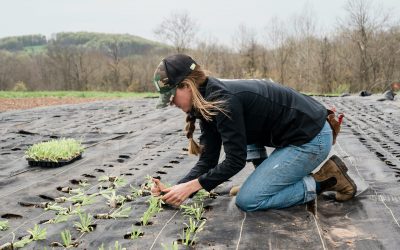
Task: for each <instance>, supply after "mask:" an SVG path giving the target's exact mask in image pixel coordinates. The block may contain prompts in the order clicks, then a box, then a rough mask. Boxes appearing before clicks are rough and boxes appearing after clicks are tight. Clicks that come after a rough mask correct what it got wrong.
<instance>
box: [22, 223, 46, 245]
mask: <svg viewBox="0 0 400 250" xmlns="http://www.w3.org/2000/svg"><path fill="white" fill-rule="evenodd" d="M27 231H28V233H30V234H31V236H32V240H34V241H36V240H45V239H46V235H47V232H46V228H43V229H42V228H40V226H38V225H35V226H34V227H33V229H28V230H27Z"/></svg>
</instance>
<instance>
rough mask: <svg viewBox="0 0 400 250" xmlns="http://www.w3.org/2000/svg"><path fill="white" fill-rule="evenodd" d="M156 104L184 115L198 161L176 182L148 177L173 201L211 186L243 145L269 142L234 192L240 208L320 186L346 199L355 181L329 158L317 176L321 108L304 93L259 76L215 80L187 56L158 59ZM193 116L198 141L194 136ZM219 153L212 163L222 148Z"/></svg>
mask: <svg viewBox="0 0 400 250" xmlns="http://www.w3.org/2000/svg"><path fill="white" fill-rule="evenodd" d="M154 83H155V85H156V87H157V89H158V90H159V92H160V94H161V102H160V104H159V106H166V105H167V104H170V105H175V106H176V107H178V108H180V109H181V110H182V111H184V112H185V113H186V114H187V117H186V122H187V125H186V131H187V137H188V138H189V139H190V145H189V153H192V154H196V155H197V154H199V155H200V157H199V160H198V162H197V163H196V165H195V166H194V167H193V168H192V169H191V170H190V172H189V173H188V174H187V175H186V176H185V177H184V178H183V179H181V180H180V181H179V182H178V184H176V185H174V186H172V187H170V188H165V186H164V185H163V184H162V183H161V182H160V181H159V180H154V182H155V184H156V185H155V187H154V188H153V190H152V191H153V193H154V194H155V195H158V194H160V192H164V195H163V197H162V199H163V200H164V201H165V202H167V203H168V204H171V205H175V206H179V205H180V204H181V203H182V202H184V201H185V200H186V199H187V198H188V197H189V196H190V195H191V194H193V193H194V192H196V191H198V190H199V189H201V188H204V189H205V190H207V191H210V190H212V189H213V188H215V187H216V186H218V185H219V184H221V183H223V182H224V181H226V180H228V179H229V178H231V177H232V176H234V175H235V174H236V173H238V172H239V171H240V170H241V169H242V168H243V167H244V166H245V164H246V145H248V144H258V145H264V146H268V147H274V148H275V150H274V151H273V152H272V154H271V155H270V156H269V157H268V158H267V159H265V160H264V161H263V162H262V163H261V164H260V165H258V167H257V168H256V169H255V170H254V172H253V173H252V174H251V175H250V176H249V177H248V178H247V179H246V181H245V182H244V184H243V185H242V187H241V188H240V191H239V193H238V194H237V197H236V204H237V206H238V207H240V208H241V209H242V210H244V211H256V210H266V209H270V208H275V209H279V208H285V207H290V206H294V205H297V204H302V203H306V202H309V201H311V200H314V199H315V198H316V195H317V194H319V193H321V192H324V191H336V199H337V200H341V201H345V200H348V199H351V198H352V197H353V196H354V194H355V192H356V185H355V184H354V182H353V180H352V179H351V178H350V177H349V176H348V175H347V173H346V172H347V168H346V166H345V165H344V163H343V162H342V161H341V160H340V159H339V158H338V157H337V156H333V157H331V159H329V160H328V161H327V162H326V163H325V164H324V165H323V167H322V168H321V169H320V171H318V172H317V173H316V174H314V175H312V174H311V172H312V171H313V170H314V169H315V168H317V167H318V166H319V165H320V164H321V163H322V162H323V161H325V160H326V158H327V157H328V154H329V152H330V150H331V147H332V140H333V138H332V130H331V127H330V125H329V124H328V122H327V115H328V114H327V110H326V108H325V107H324V106H323V105H321V104H320V103H319V102H317V101H316V100H314V99H313V98H311V97H308V96H306V95H302V94H300V93H298V92H297V91H295V90H293V89H291V88H287V87H284V86H282V85H280V84H276V83H274V82H270V81H265V80H219V79H216V78H213V77H210V76H206V75H205V73H204V71H203V70H202V69H201V67H200V66H199V65H198V64H197V63H196V62H195V61H194V60H193V59H192V58H191V57H189V56H187V55H184V54H176V55H172V56H169V57H166V58H164V59H163V60H162V61H161V63H160V64H159V66H158V67H157V69H156V71H155V74H154ZM196 119H199V120H200V128H201V136H200V145H198V144H197V143H196V142H195V141H194V139H193V132H194V129H195V122H196ZM222 146H223V147H224V151H225V154H226V158H225V160H224V161H223V162H221V163H219V164H218V159H219V156H220V151H221V147H222Z"/></svg>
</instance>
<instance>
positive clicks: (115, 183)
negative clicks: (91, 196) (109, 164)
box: [97, 175, 127, 188]
mask: <svg viewBox="0 0 400 250" xmlns="http://www.w3.org/2000/svg"><path fill="white" fill-rule="evenodd" d="M97 180H98V181H99V182H106V181H109V182H111V184H110V186H109V187H110V188H119V187H123V186H125V185H126V184H127V182H126V180H125V179H124V178H122V177H117V176H107V175H102V176H100V177H99V179H97Z"/></svg>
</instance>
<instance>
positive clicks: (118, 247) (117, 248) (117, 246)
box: [99, 241, 126, 250]
mask: <svg viewBox="0 0 400 250" xmlns="http://www.w3.org/2000/svg"><path fill="white" fill-rule="evenodd" d="M113 249H114V250H126V248H125V247H124V248H123V247H122V246H120V245H119V244H118V241H116V242H115V244H114V248H111V247H109V248H108V250H113ZM99 250H105V248H104V243H102V244H101V246H100V247H99Z"/></svg>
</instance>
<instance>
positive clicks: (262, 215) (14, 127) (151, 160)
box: [0, 96, 400, 249]
mask: <svg viewBox="0 0 400 250" xmlns="http://www.w3.org/2000/svg"><path fill="white" fill-rule="evenodd" d="M316 98H317V99H318V100H320V101H322V102H324V103H325V104H326V105H327V106H332V105H334V106H336V108H337V110H338V111H341V112H344V113H345V116H346V117H345V120H344V126H343V130H342V132H341V134H340V135H339V137H338V142H337V144H336V145H335V146H334V148H333V151H332V153H334V154H337V155H338V156H340V157H341V158H342V159H343V160H344V161H345V163H346V164H347V165H348V167H349V172H350V175H351V176H352V177H353V178H354V179H355V180H356V183H357V184H358V185H359V186H360V187H365V186H369V187H368V189H367V190H365V192H363V193H362V194H360V195H359V196H358V197H357V198H355V199H353V200H351V201H349V202H345V203H339V202H335V201H333V200H331V199H329V198H328V197H325V196H320V197H319V198H318V201H317V214H316V216H314V215H313V214H311V213H310V212H308V211H307V210H306V207H305V206H304V205H302V206H297V207H292V208H289V209H284V210H270V211H264V212H254V213H244V212H242V211H240V210H239V209H238V208H237V207H236V206H235V199H234V198H231V197H229V195H228V192H229V189H230V187H232V186H233V185H236V184H240V183H241V182H242V181H243V180H244V178H245V177H246V176H247V175H248V174H249V173H250V172H251V171H252V166H250V165H248V166H246V167H245V168H244V169H243V170H242V171H241V172H240V173H239V174H238V175H236V176H235V177H234V178H232V180H231V181H229V182H226V183H224V184H223V185H221V186H220V187H218V188H216V190H215V192H217V193H219V194H220V195H219V196H218V197H217V198H216V199H207V200H206V201H205V205H206V206H207V208H208V210H207V212H206V213H205V217H206V218H207V222H206V226H205V230H204V231H202V232H200V233H198V235H197V239H196V245H195V248H196V249H336V248H339V249H398V246H399V243H400V237H399V236H400V224H399V219H400V205H399V204H400V189H399V181H400V135H399V133H400V125H399V124H400V111H399V105H398V102H396V103H395V102H377V101H376V100H375V99H374V98H373V96H372V97H366V98H365V97H354V96H351V97H345V98H324V97H316ZM155 104H156V100H154V99H142V100H113V101H105V102H95V103H90V104H79V105H63V106H57V107H49V108H36V109H32V110H25V111H13V112H5V113H0V133H1V138H0V201H1V203H0V216H1V217H2V218H1V220H3V219H4V218H8V221H9V222H10V229H8V230H7V231H0V245H2V244H4V243H6V242H10V241H11V240H12V234H11V233H12V232H14V233H15V235H16V238H18V237H21V236H24V235H27V232H26V230H27V229H29V228H33V226H34V225H35V224H38V223H43V222H44V221H46V220H49V219H51V218H53V217H54V215H55V212H54V211H44V210H43V209H42V208H36V207H34V206H26V204H40V203H42V202H48V201H50V200H51V199H52V198H56V197H60V196H66V194H65V193H63V192H61V191H59V190H60V187H71V188H77V187H78V185H77V183H78V182H79V181H82V180H84V179H86V180H87V182H88V183H89V184H90V185H89V186H88V187H86V190H87V193H89V194H90V193H95V192H97V191H98V187H99V182H98V181H97V178H98V177H100V176H101V175H105V174H106V175H116V176H120V175H121V176H122V177H123V178H124V179H126V180H127V181H128V183H129V184H131V185H132V186H136V187H138V186H139V185H140V184H142V183H143V182H145V177H146V175H151V176H159V177H161V179H162V181H165V182H168V183H174V182H175V181H176V180H177V179H179V178H180V177H181V176H183V175H185V173H186V172H187V171H188V170H189V169H190V168H191V166H193V164H194V163H195V161H196V157H189V156H187V155H186V153H187V152H186V151H185V149H186V147H187V139H186V137H185V134H184V131H183V130H182V128H183V127H184V125H185V124H184V119H185V116H184V114H183V113H182V112H181V111H179V110H178V109H175V108H169V109H163V110H156V109H155V108H154V106H155ZM395 104H396V105H395ZM161 114H162V115H161ZM197 135H198V134H197ZM60 137H72V138H76V139H82V141H83V143H84V145H85V146H86V147H87V148H86V151H85V152H84V154H83V157H82V159H80V160H78V161H76V162H74V163H72V164H70V165H66V166H63V167H60V168H40V167H29V166H28V163H27V161H26V160H25V159H24V151H25V150H26V149H27V147H28V146H29V145H32V144H33V143H36V142H40V141H44V140H49V139H50V138H60ZM269 151H270V150H269ZM222 157H223V156H222ZM57 188H58V189H57ZM129 190H130V188H129V186H125V187H122V188H119V189H118V191H117V193H119V194H127V193H129ZM147 199H148V197H140V198H138V199H136V200H134V201H132V202H129V203H128V204H129V205H130V206H131V207H132V212H131V215H130V217H129V218H126V219H116V220H114V219H111V220H104V219H101V220H100V219H99V220H95V223H96V224H97V226H96V229H95V230H94V231H93V232H90V233H85V234H82V233H79V232H78V231H76V230H75V229H74V228H73V222H75V221H78V218H77V216H75V217H72V219H71V220H70V221H68V222H63V223H59V224H41V226H42V227H45V228H46V229H47V239H46V240H45V241H38V242H34V243H31V244H29V245H28V246H27V247H26V249H43V248H44V247H47V248H48V249H50V248H51V247H50V243H51V242H54V241H59V242H60V241H61V239H60V232H61V231H62V230H64V229H69V230H70V231H71V233H72V235H73V237H74V238H78V241H79V243H80V244H79V246H78V248H79V249H97V248H98V247H99V246H100V245H101V244H102V243H104V246H105V247H106V249H108V247H109V246H114V242H115V241H118V242H119V243H120V244H122V246H124V247H126V248H127V249H163V248H162V246H161V243H164V244H167V245H169V244H171V243H172V242H173V241H174V240H177V239H178V238H180V236H179V234H181V233H182V230H183V228H184V225H183V222H186V221H187V219H186V218H185V217H183V216H182V214H181V212H180V211H179V210H176V209H172V208H165V209H164V210H163V211H162V212H161V213H159V214H158V215H157V216H156V217H154V218H152V219H151V221H152V222H153V224H152V225H149V226H143V227H141V230H142V231H143V232H144V236H143V237H142V238H140V239H136V240H127V239H124V235H125V234H126V233H127V232H128V231H129V230H130V229H131V226H132V224H134V223H136V222H137V221H138V220H139V218H140V217H141V216H142V214H143V212H144V211H145V210H146V209H147V206H148V205H147V203H146V200H147ZM21 204H25V206H22V205H21ZM83 210H84V211H85V212H89V213H91V214H92V215H94V214H96V213H107V212H109V211H110V208H109V207H108V206H107V205H106V202H105V199H104V198H102V197H98V198H96V202H95V203H94V204H92V205H88V206H85V207H83ZM55 249H57V248H55ZM59 249H61V248H59Z"/></svg>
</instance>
